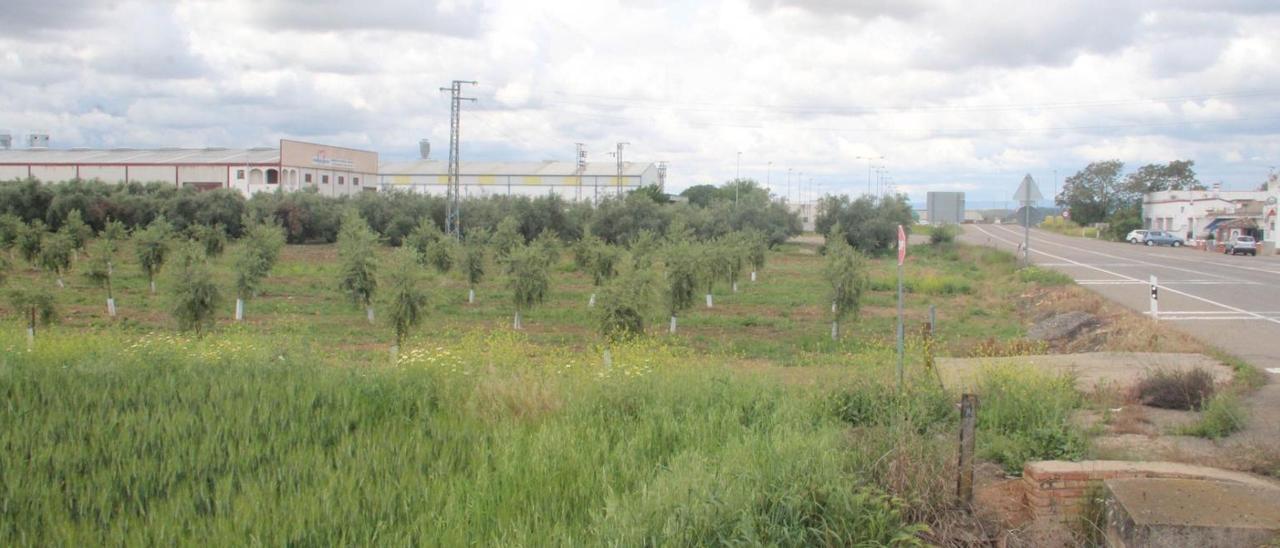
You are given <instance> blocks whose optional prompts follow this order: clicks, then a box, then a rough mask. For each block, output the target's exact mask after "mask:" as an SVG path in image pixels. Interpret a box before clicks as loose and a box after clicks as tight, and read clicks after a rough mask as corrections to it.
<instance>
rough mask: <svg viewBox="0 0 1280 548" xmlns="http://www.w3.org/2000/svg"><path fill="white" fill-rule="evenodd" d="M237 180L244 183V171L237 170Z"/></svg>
mask: <svg viewBox="0 0 1280 548" xmlns="http://www.w3.org/2000/svg"><path fill="white" fill-rule="evenodd" d="M236 179H239V180H241V181H243V180H244V170H243V169H237V170H236Z"/></svg>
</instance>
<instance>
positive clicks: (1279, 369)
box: [1267, 367, 1280, 375]
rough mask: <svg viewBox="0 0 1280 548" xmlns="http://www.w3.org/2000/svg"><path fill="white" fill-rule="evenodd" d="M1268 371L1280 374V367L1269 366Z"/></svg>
mask: <svg viewBox="0 0 1280 548" xmlns="http://www.w3.org/2000/svg"><path fill="white" fill-rule="evenodd" d="M1267 373H1271V374H1272V375H1280V367H1268V368H1267Z"/></svg>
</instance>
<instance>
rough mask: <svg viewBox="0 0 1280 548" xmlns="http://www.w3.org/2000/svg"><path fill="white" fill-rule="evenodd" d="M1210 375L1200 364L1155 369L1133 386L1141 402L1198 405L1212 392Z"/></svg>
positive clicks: (1174, 406)
mask: <svg viewBox="0 0 1280 548" xmlns="http://www.w3.org/2000/svg"><path fill="white" fill-rule="evenodd" d="M1213 388H1214V384H1213V375H1212V374H1210V373H1209V372H1208V371H1205V370H1204V369H1201V368H1198V367H1197V368H1195V369H1188V370H1180V371H1170V370H1163V369H1162V370H1157V371H1154V372H1152V373H1150V374H1148V375H1147V376H1145V377H1143V378H1142V380H1141V381H1139V382H1138V385H1137V387H1135V390H1136V392H1137V396H1138V400H1139V401H1141V402H1142V404H1143V405H1150V406H1152V407H1159V408H1161V409H1183V410H1190V409H1200V407H1201V406H1202V405H1204V403H1205V402H1206V401H1208V400H1209V398H1210V397H1212V396H1213Z"/></svg>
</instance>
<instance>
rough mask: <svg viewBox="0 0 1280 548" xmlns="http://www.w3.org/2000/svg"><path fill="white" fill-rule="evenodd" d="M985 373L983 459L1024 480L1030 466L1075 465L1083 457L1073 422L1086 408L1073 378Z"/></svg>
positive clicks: (1019, 370)
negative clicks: (1040, 462)
mask: <svg viewBox="0 0 1280 548" xmlns="http://www.w3.org/2000/svg"><path fill="white" fill-rule="evenodd" d="M983 373H984V374H983V377H982V379H981V380H980V382H979V384H978V393H979V394H980V396H981V403H980V405H979V407H978V452H979V456H980V457H982V458H985V459H988V460H991V461H993V462H996V463H998V464H1000V465H1001V466H1003V467H1004V469H1005V471H1006V472H1008V473H1010V474H1021V473H1022V466H1023V464H1025V463H1026V462H1027V461H1029V460H1049V459H1064V460H1071V459H1075V458H1079V457H1080V456H1082V455H1083V454H1084V450H1085V446H1086V442H1085V438H1084V434H1083V433H1082V432H1081V431H1080V430H1079V429H1078V428H1077V427H1075V426H1074V425H1073V424H1072V422H1071V420H1070V418H1071V413H1072V412H1073V411H1075V410H1076V409H1077V408H1079V407H1080V402H1081V399H1080V395H1079V393H1077V392H1076V389H1075V382H1074V381H1073V380H1072V379H1071V378H1069V377H1057V376H1051V375H1047V374H1045V373H1042V372H1040V371H1038V370H1035V369H1032V368H1029V367H1004V368H991V369H988V370H986V371H984V372H983Z"/></svg>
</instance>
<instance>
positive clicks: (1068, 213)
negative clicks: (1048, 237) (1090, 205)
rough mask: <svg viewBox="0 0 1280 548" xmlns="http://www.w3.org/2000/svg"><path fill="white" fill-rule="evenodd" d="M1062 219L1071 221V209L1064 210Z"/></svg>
mask: <svg viewBox="0 0 1280 548" xmlns="http://www.w3.org/2000/svg"><path fill="white" fill-rule="evenodd" d="M1062 218H1063V219H1070V218H1071V210H1070V209H1064V210H1062Z"/></svg>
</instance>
